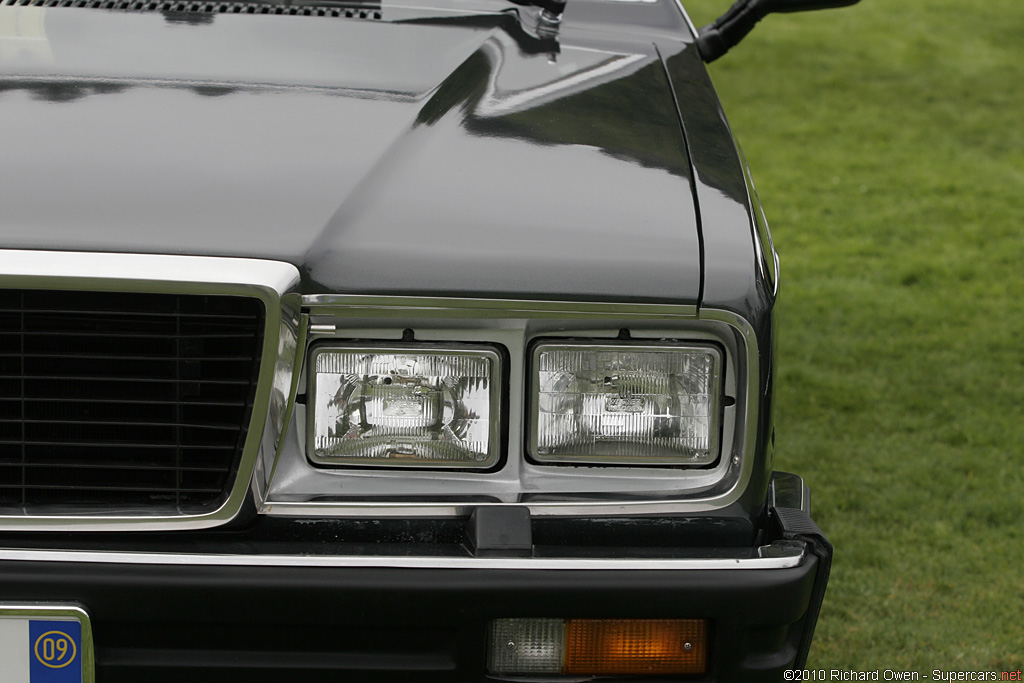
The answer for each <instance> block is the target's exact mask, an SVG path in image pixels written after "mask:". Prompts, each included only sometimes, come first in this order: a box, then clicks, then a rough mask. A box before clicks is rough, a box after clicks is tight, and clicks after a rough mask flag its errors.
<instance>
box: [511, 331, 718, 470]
mask: <svg viewBox="0 0 1024 683" xmlns="http://www.w3.org/2000/svg"><path fill="white" fill-rule="evenodd" d="M529 358H530V369H529V382H530V392H529V400H530V408H529V421H530V423H529V424H530V427H529V435H528V440H527V453H528V454H529V457H530V458H531V460H532V461H533V462H535V463H537V464H539V465H573V464H575V465H597V466H608V465H622V466H631V467H666V466H668V467H675V466H690V467H706V466H710V465H713V464H714V463H715V462H716V461H717V460H718V458H719V451H720V446H721V429H722V407H723V400H722V394H723V392H722V386H723V375H724V366H725V361H724V352H723V350H722V349H721V348H720V347H719V346H718V345H716V344H712V343H702V342H688V341H675V340H673V341H655V340H650V339H646V340H641V339H638V340H629V341H626V340H607V339H602V340H592V339H591V340H588V339H582V340H581V339H559V338H550V337H549V338H540V339H536V340H534V342H533V344H532V345H531V349H530V353H529Z"/></svg>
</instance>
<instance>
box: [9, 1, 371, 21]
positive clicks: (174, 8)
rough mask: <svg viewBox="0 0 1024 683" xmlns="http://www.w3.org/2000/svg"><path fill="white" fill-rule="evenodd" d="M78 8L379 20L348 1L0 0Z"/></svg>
mask: <svg viewBox="0 0 1024 683" xmlns="http://www.w3.org/2000/svg"><path fill="white" fill-rule="evenodd" d="M3 6H8V7H78V8H88V9H106V10H122V11H127V12H164V13H168V14H275V15H282V16H307V17H309V16H315V17H336V18H346V19H380V18H381V17H382V16H383V15H382V14H381V8H380V3H375V4H368V3H357V2H356V3H352V4H351V5H349V6H347V7H345V6H339V4H338V3H336V2H330V1H328V2H317V1H316V0H306V1H305V2H298V3H296V4H288V3H263V2H213V3H209V2H194V1H193V2H180V1H175V0H160V1H159V2H153V1H152V0H0V7H3Z"/></svg>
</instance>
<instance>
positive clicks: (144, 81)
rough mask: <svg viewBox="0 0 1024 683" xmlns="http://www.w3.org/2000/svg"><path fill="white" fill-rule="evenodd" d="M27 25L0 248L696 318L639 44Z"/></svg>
mask: <svg viewBox="0 0 1024 683" xmlns="http://www.w3.org/2000/svg"><path fill="white" fill-rule="evenodd" d="M23 9H29V10H38V11H40V12H44V13H45V16H44V17H43V18H42V22H43V25H44V27H45V33H44V36H45V45H46V48H45V51H40V49H39V48H38V46H37V48H36V51H35V52H33V51H31V50H22V51H13V50H12V52H13V54H14V55H15V56H16V58H15V59H14V60H5V64H4V73H3V75H2V76H0V106H2V107H3V112H4V120H5V122H7V125H5V126H4V127H3V128H2V129H0V148H3V150H4V163H3V164H2V166H0V204H2V205H3V207H4V212H3V216H2V219H0V220H2V229H3V235H4V244H5V246H8V247H17V248H26V249H61V250H81V251H127V252H143V253H147V252H148V253H174V254H182V253H188V254H203V255H225V256H251V257H258V258H276V259H282V260H287V261H289V262H291V263H293V264H294V265H296V266H297V267H299V269H300V270H301V271H302V272H303V273H304V277H305V283H306V285H305V287H306V291H307V292H308V293H317V292H337V291H345V292H373V293H378V294H387V293H399V292H400V293H403V294H445V295H476V296H511V295H515V296H518V297H523V298H544V297H548V298H550V297H552V296H556V297H557V298H559V299H565V298H569V299H590V300H648V301H666V302H667V301H671V302H686V303H696V302H697V298H698V296H699V290H700V277H701V272H700V246H699V237H698V232H697V221H696V217H695V209H694V203H693V199H692V197H691V193H690V188H689V185H690V180H689V163H688V159H687V156H686V150H685V146H684V143H683V139H682V135H681V131H680V128H679V123H678V119H677V116H676V112H675V108H674V106H673V103H672V98H671V91H670V89H669V87H668V81H667V78H666V76H665V73H664V69H663V67H662V65H661V63H660V60H659V58H658V54H657V52H656V50H655V49H654V46H653V43H652V42H651V41H650V40H649V39H645V38H627V39H623V38H619V39H618V40H617V41H614V42H609V40H608V39H607V38H602V37H600V36H594V35H592V32H588V31H585V30H582V29H577V30H576V35H577V38H576V39H574V40H572V41H569V40H565V39H562V40H561V42H559V43H552V45H555V46H556V49H557V50H558V52H557V54H555V53H552V54H547V53H543V52H540V53H537V54H525V53H523V50H522V47H521V46H520V45H519V44H517V42H516V37H517V34H516V33H515V32H514V31H513V30H511V28H509V27H510V26H518V23H517V22H515V21H514V20H512V18H511V17H508V16H495V17H494V18H493V22H492V23H493V24H494V25H483V26H479V25H476V24H473V23H470V24H468V25H467V24H466V23H465V22H459V21H458V17H456V18H454V19H444V20H442V19H433V20H431V21H430V22H429V23H427V22H426V20H424V19H423V18H421V17H418V18H414V19H410V20H408V21H404V23H403V21H398V22H388V21H381V22H375V21H372V20H359V19H344V18H330V17H327V18H319V17H290V16H248V15H217V16H213V15H210V16H209V17H208V18H209V19H211V21H209V22H206V23H203V22H196V23H189V22H182V21H178V20H175V19H174V17H168V16H163V15H161V14H160V13H156V12H149V13H129V12H110V11H96V10H87V9H76V8H18V7H0V12H4V13H11V12H14V11H18V10H23ZM486 16H487V15H485V18H486ZM428 19H429V15H428ZM510 20H511V23H510ZM520 42H522V39H520ZM542 45H543V43H542ZM182 46H187V48H184V47H182ZM553 56H554V58H553ZM651 93H654V95H653V96H649V95H650V94H651ZM609 107H611V108H612V110H611V112H612V113H611V114H609V113H607V112H608V110H609ZM581 111H593V112H595V113H594V114H593V115H592V116H589V115H588V116H587V118H586V119H581V118H580V116H581V115H580V112H581ZM637 141H642V144H638V143H637ZM581 168H585V169H586V175H585V178H584V177H583V176H581V174H580V173H579V169H581Z"/></svg>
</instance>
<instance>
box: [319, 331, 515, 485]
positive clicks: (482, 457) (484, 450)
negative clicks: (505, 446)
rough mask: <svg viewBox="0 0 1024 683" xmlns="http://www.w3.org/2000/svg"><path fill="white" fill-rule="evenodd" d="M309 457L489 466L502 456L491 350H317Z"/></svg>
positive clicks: (496, 365) (496, 370)
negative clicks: (500, 453) (500, 454)
mask: <svg viewBox="0 0 1024 683" xmlns="http://www.w3.org/2000/svg"><path fill="white" fill-rule="evenodd" d="M310 365H311V369H312V370H313V372H311V376H312V378H311V381H312V386H311V387H310V392H309V396H310V399H311V400H310V403H311V404H312V405H310V414H311V422H310V429H309V432H310V443H311V449H310V456H311V458H312V460H313V461H314V462H317V463H320V464H329V465H369V466H376V467H448V468H488V467H491V466H493V465H494V464H495V463H497V461H498V457H499V450H498V449H499V444H500V438H499V435H500V431H499V422H498V421H499V415H500V412H501V411H500V395H501V394H500V387H499V386H498V382H499V378H500V376H501V373H500V358H499V355H498V353H497V352H496V351H495V350H494V349H491V348H479V347H475V348H449V349H431V350H426V349H423V348H415V347H409V348H398V347H388V348H384V347H380V348H374V347H339V346H324V347H320V348H317V349H315V350H314V351H313V353H312V358H311V364H310Z"/></svg>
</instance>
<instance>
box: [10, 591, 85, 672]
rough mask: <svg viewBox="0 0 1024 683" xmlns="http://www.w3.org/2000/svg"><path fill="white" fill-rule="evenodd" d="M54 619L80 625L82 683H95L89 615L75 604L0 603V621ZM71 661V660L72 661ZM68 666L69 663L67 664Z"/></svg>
mask: <svg viewBox="0 0 1024 683" xmlns="http://www.w3.org/2000/svg"><path fill="white" fill-rule="evenodd" d="M11 617H13V618H15V619H36V618H38V619H56V620H58V621H62V620H72V619H73V620H76V621H78V623H79V624H81V625H82V683H95V681H96V657H95V651H96V648H95V645H94V643H93V637H92V620H91V619H90V618H89V613H88V612H86V611H85V610H84V609H83V608H82V607H81V606H79V605H76V604H70V603H69V604H61V603H49V602H39V603H34V604H33V603H30V602H27V603H4V602H0V619H5V618H11ZM72 661H73V660H72ZM69 664H70V662H69Z"/></svg>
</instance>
